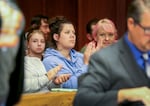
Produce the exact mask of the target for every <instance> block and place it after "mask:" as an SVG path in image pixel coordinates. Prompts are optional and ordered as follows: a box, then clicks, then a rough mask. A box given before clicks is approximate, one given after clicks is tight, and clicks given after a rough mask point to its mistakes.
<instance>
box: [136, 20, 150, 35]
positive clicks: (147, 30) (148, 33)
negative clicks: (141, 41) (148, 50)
mask: <svg viewBox="0 0 150 106" xmlns="http://www.w3.org/2000/svg"><path fill="white" fill-rule="evenodd" d="M136 24H137V25H139V27H141V28H142V29H143V30H144V33H145V34H146V35H150V27H144V26H142V25H141V24H140V23H136Z"/></svg>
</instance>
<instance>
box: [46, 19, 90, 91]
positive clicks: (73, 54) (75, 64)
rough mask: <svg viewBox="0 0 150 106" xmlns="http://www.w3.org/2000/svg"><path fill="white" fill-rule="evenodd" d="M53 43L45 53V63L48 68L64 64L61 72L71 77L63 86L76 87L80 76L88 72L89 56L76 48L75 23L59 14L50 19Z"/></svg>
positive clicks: (59, 73)
mask: <svg viewBox="0 0 150 106" xmlns="http://www.w3.org/2000/svg"><path fill="white" fill-rule="evenodd" d="M50 29H51V32H50V37H51V40H52V41H51V45H50V48H47V49H46V51H45V53H44V59H43V63H44V65H45V67H46V70H47V71H48V70H50V69H52V68H54V67H56V66H57V65H58V64H61V65H62V69H61V71H59V72H58V75H61V74H66V73H68V74H71V76H70V79H69V80H67V81H66V82H64V83H63V84H62V86H61V87H62V88H72V89H76V88H77V87H78V84H77V79H78V76H80V75H81V74H83V73H85V72H87V65H88V61H89V56H85V57H86V58H84V56H83V54H82V53H79V52H77V51H76V50H74V49H73V48H74V46H75V43H76V35H75V29H74V26H73V24H72V23H71V22H70V21H69V20H67V19H66V18H64V17H63V16H62V17H61V16H57V17H54V18H52V19H51V21H50ZM87 54H88V53H87Z"/></svg>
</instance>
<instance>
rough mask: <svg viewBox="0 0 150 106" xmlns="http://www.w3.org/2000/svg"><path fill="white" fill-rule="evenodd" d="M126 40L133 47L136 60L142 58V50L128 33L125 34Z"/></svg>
mask: <svg viewBox="0 0 150 106" xmlns="http://www.w3.org/2000/svg"><path fill="white" fill-rule="evenodd" d="M125 41H126V43H127V44H128V46H129V48H130V49H131V51H132V53H133V55H134V58H135V59H136V60H138V59H139V58H141V55H142V54H143V52H142V51H140V50H139V49H138V48H137V47H136V46H135V45H134V44H133V43H132V42H131V41H129V39H128V33H126V34H125Z"/></svg>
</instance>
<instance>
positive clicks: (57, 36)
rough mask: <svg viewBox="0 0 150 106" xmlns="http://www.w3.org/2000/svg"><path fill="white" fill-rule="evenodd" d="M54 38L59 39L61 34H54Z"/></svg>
mask: <svg viewBox="0 0 150 106" xmlns="http://www.w3.org/2000/svg"><path fill="white" fill-rule="evenodd" d="M53 39H54V40H55V41H58V39H59V35H58V34H56V33H55V34H54V36H53Z"/></svg>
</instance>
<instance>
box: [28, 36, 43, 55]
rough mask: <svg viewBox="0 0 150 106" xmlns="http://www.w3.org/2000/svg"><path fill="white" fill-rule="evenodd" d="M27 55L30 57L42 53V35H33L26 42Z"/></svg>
mask: <svg viewBox="0 0 150 106" xmlns="http://www.w3.org/2000/svg"><path fill="white" fill-rule="evenodd" d="M28 48H29V53H30V54H31V55H32V56H34V55H35V56H36V55H37V54H41V55H42V53H43V51H44V49H45V39H44V35H42V34H39V33H33V34H32V35H31V38H30V39H29V42H28Z"/></svg>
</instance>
